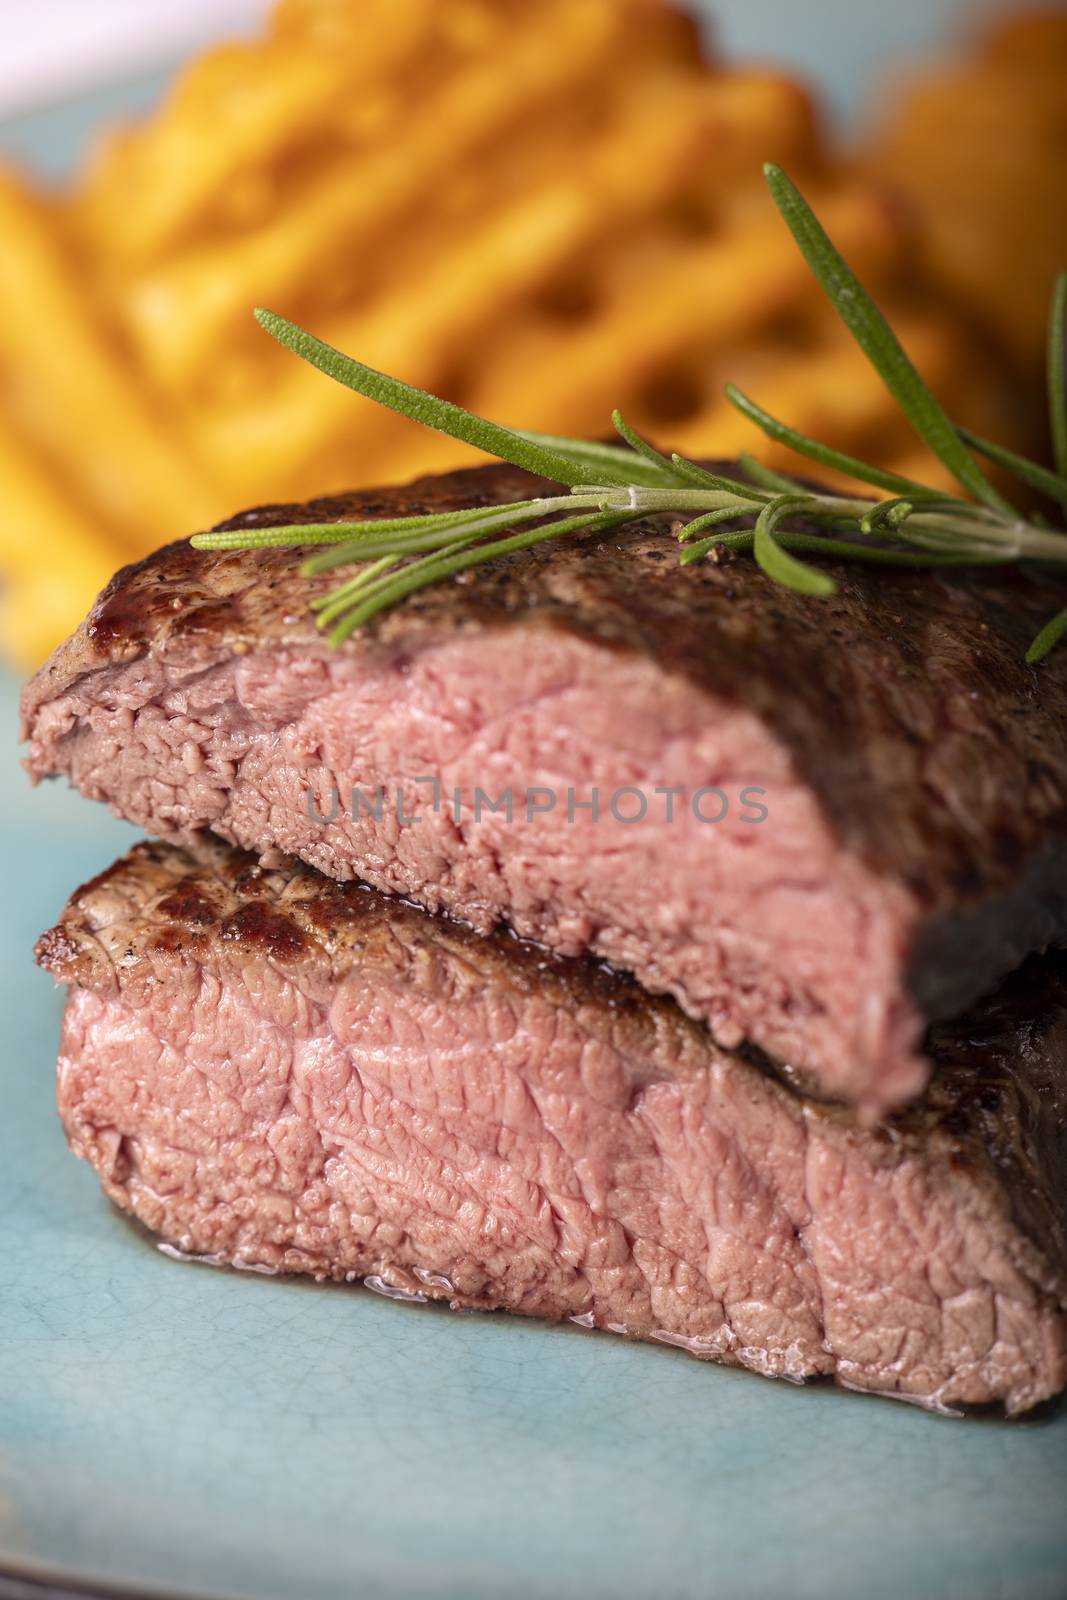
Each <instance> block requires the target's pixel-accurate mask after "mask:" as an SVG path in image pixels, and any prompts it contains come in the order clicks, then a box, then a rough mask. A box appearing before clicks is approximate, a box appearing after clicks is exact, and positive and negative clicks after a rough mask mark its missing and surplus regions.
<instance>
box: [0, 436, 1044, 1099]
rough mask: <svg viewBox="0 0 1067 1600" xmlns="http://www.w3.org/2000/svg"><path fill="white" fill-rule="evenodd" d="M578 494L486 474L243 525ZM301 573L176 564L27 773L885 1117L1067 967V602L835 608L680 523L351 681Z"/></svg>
mask: <svg viewBox="0 0 1067 1600" xmlns="http://www.w3.org/2000/svg"><path fill="white" fill-rule="evenodd" d="M547 487H548V486H547V485H544V484H542V483H540V481H539V480H536V479H531V478H529V477H528V476H526V475H525V474H523V473H519V472H515V471H513V470H512V469H510V468H489V469H484V470H481V471H469V472H461V473H456V474H453V475H451V476H449V477H444V478H432V479H424V480H422V481H421V482H419V483H416V484H415V485H413V486H412V487H410V488H408V489H406V490H397V491H388V492H385V491H383V492H382V493H380V494H377V495H356V496H347V497H341V498H336V499H330V500H324V501H313V502H311V503H310V504H309V505H305V506H282V507H268V508H267V509H265V510H260V511H255V512H249V513H246V515H245V516H244V517H243V518H238V519H236V524H235V525H246V526H269V525H271V524H272V523H274V524H276V523H280V522H288V521H293V520H296V521H299V520H317V521H321V520H329V519H338V518H344V517H363V516H373V515H378V514H383V515H385V514H398V513H401V512H415V511H427V510H438V509H443V508H447V507H453V506H456V505H460V504H483V503H490V502H494V501H507V500H513V499H516V498H521V497H525V496H528V495H530V494H531V493H534V492H538V491H540V490H543V489H546V488H547ZM297 565H298V563H297V560H296V558H295V556H294V554H293V552H291V551H288V550H260V551H255V552H251V553H248V552H239V553H224V554H217V553H206V552H198V551H195V550H193V549H192V548H191V547H190V546H189V545H188V544H187V543H179V544H173V545H170V546H168V547H166V548H165V549H163V550H160V551H159V552H158V553H157V554H155V555H153V556H151V557H149V558H148V560H146V561H144V562H142V563H140V564H139V565H138V566H134V567H128V568H126V569H124V570H123V571H122V572H120V573H119V574H118V575H117V577H116V578H115V579H114V580H113V582H112V583H111V585H110V586H109V588H108V589H107V590H105V592H104V594H103V596H102V597H101V599H100V600H99V601H98V603H97V604H96V606H95V607H94V609H93V610H92V612H91V613H90V615H89V617H88V618H87V619H86V621H85V623H84V624H83V625H82V627H81V628H80V629H79V631H78V632H77V633H76V634H75V635H74V637H73V638H72V639H71V640H70V641H69V642H68V643H67V644H66V645H64V646H63V647H62V648H61V649H60V650H59V651H58V652H57V653H56V654H55V656H54V657H53V658H52V660H51V661H50V662H49V663H48V665H47V666H46V667H44V668H43V669H42V671H41V672H40V673H39V674H38V675H37V677H36V678H35V679H34V680H33V682H32V683H31V684H30V685H29V687H28V689H27V691H26V696H25V702H24V733H25V736H26V737H27V738H28V739H29V740H30V750H29V757H28V761H27V766H28V769H29V771H30V773H31V774H32V775H33V776H34V777H35V778H39V777H44V776H46V775H49V774H56V773H65V774H67V775H68V776H69V778H70V779H71V780H72V782H73V783H74V784H75V785H76V786H77V787H78V788H79V789H80V790H81V791H82V792H83V793H84V794H86V795H88V796H90V797H92V798H95V799H100V800H105V801H107V802H108V803H109V804H110V805H111V806H112V807H113V808H114V809H115V810H116V811H117V812H119V814H121V815H122V816H125V817H128V818H129V819H131V820H132V821H134V822H135V823H138V824H140V825H141V826H143V827H144V828H145V829H146V830H147V831H148V832H151V833H156V834H162V835H164V836H169V837H173V838H177V839H179V840H181V841H183V842H190V841H191V840H192V839H193V838H194V837H195V836H196V834H197V832H198V831H200V830H204V829H211V830H213V831H214V832H216V833H218V834H221V835H222V836H224V837H225V838H227V839H229V840H230V841H232V842H234V843H236V844H238V845H241V846H242V847H244V848H248V849H253V850H257V851H268V850H270V849H278V850H281V851H284V852H286V853H289V854H294V855H297V856H300V857H301V858H302V859H304V860H306V861H308V862H310V863H311V864H312V865H313V866H316V867H318V868H319V869H320V870H321V871H323V872H325V873H327V874H329V875H330V876H331V877H335V878H338V879H348V878H354V877H356V878H362V879H364V880H365V881H368V882H371V883H373V884H374V885H375V886H376V887H378V888H380V889H384V890H388V891H391V892H394V893H398V894H401V895H404V896H406V897H408V898H410V899H413V900H415V901H417V902H418V903H420V904H422V905H425V906H426V907H428V908H429V909H430V910H434V911H444V912H447V913H448V914H450V915H451V916H453V917H456V918H459V919H462V920H464V921H466V922H468V923H469V924H470V925H471V926H473V927H474V928H476V929H477V930H478V931H480V932H483V933H484V932H487V931H488V930H489V929H491V928H492V927H494V926H495V925H496V924H497V923H499V922H500V921H502V920H503V921H507V922H508V923H510V925H511V926H512V927H513V928H514V929H515V930H516V932H518V933H519V934H520V935H521V936H523V937H525V938H530V939H535V940H538V941H540V942H542V943H544V944H546V945H548V946H549V947H550V948H552V949H554V950H555V951H557V952H559V953H561V954H564V955H578V954H581V953H583V952H585V951H590V952H592V953H594V954H595V955H597V956H601V957H603V958H604V959H606V960H608V961H610V962H611V963H612V964H613V965H615V966H617V967H622V968H626V969H629V970H631V971H633V972H634V973H635V974H636V975H637V977H638V978H639V979H640V981H641V982H642V983H643V984H644V985H645V987H646V988H648V989H650V990H652V991H655V992H660V993H669V994H671V995H673V996H674V997H675V998H676V999H677V1000H678V1001H679V1002H680V1004H681V1005H682V1007H683V1008H684V1009H685V1010H686V1011H687V1012H689V1013H690V1015H692V1016H695V1017H697V1018H702V1019H705V1020H706V1021H707V1022H708V1023H709V1024H710V1026H711V1028H712V1031H713V1032H714V1033H715V1035H716V1037H717V1039H718V1041H719V1042H720V1043H721V1044H723V1045H724V1046H726V1047H727V1048H733V1047H736V1046H737V1045H738V1044H739V1043H740V1042H741V1041H742V1040H744V1039H749V1040H752V1041H755V1043H756V1044H758V1045H759V1046H760V1047H762V1048H764V1049H766V1050H767V1051H769V1052H770V1053H771V1054H773V1055H774V1056H775V1057H776V1058H777V1059H779V1060H781V1061H783V1062H784V1063H786V1066H787V1069H788V1070H791V1071H793V1072H794V1073H795V1074H797V1075H798V1077H799V1078H800V1080H801V1081H802V1082H803V1083H805V1084H806V1085H807V1086H808V1087H812V1086H816V1087H817V1088H818V1090H819V1091H820V1092H822V1093H824V1094H827V1095H831V1096H840V1097H843V1098H846V1099H848V1100H851V1101H853V1102H855V1103H858V1104H859V1105H861V1106H862V1107H863V1108H864V1109H865V1110H866V1111H868V1112H871V1113H878V1112H880V1111H882V1110H884V1109H885V1108H886V1107H888V1106H892V1105H897V1104H900V1103H902V1102H904V1101H906V1100H907V1099H908V1098H909V1097H911V1096H912V1095H914V1094H916V1093H918V1092H919V1091H921V1089H922V1086H923V1084H924V1082H925V1080H926V1074H927V1064H926V1062H925V1061H924V1060H923V1058H922V1055H921V1038H922V1033H923V1028H924V1025H925V1023H926V1021H927V1020H928V1019H930V1018H938V1017H942V1016H950V1015H952V1014H954V1013H955V1012H956V1011H958V1010H959V1009H960V1008H961V1007H962V1006H963V1005H965V1004H967V1003H969V1002H970V1001H971V1000H972V999H974V998H975V997H976V996H977V995H978V994H980V993H983V992H986V991H987V990H988V989H989V988H990V987H991V986H992V985H994V984H995V983H996V982H997V981H998V980H999V978H1000V977H1001V976H1002V975H1003V974H1004V973H1005V972H1007V971H1010V970H1011V969H1012V968H1013V967H1015V966H1016V965H1018V963H1019V962H1020V961H1021V960H1022V959H1023V958H1024V957H1025V955H1026V954H1027V953H1028V952H1029V951H1031V950H1035V949H1042V948H1044V947H1045V946H1047V945H1048V944H1049V943H1050V942H1054V941H1056V940H1060V939H1062V938H1063V936H1064V931H1065V928H1067V843H1065V841H1067V807H1065V801H1067V673H1065V669H1064V664H1063V655H1062V653H1061V655H1060V656H1057V657H1054V658H1053V659H1052V661H1051V662H1050V663H1048V665H1047V666H1045V667H1044V668H1042V669H1041V671H1040V672H1038V671H1036V670H1035V669H1033V668H1029V667H1027V666H1026V665H1025V664H1024V662H1023V653H1024V650H1025V647H1026V644H1027V643H1028V641H1029V640H1030V639H1031V638H1032V636H1033V634H1034V633H1035V632H1036V631H1037V628H1038V627H1039V625H1040V623H1041V622H1042V620H1043V619H1044V618H1045V617H1046V616H1047V615H1048V613H1049V612H1050V611H1051V610H1054V609H1055V607H1056V605H1057V604H1062V603H1065V602H1067V591H1065V592H1064V593H1062V594H1057V592H1056V591H1053V592H1052V593H1051V594H1050V592H1049V588H1048V585H1047V583H1046V584H1044V585H1039V584H1038V583H1037V582H1035V581H1034V580H1032V579H1031V578H1029V577H1028V576H1027V575H1026V574H1025V573H1021V572H1018V571H1013V572H1010V573H1006V574H1004V573H1002V574H999V575H993V576H991V575H990V574H989V573H988V572H985V573H980V574H978V575H974V574H970V575H965V576H960V575H956V574H950V575H933V574H930V573H915V572H899V571H893V570H891V569H870V568H863V567H861V566H856V565H853V566H849V567H842V568H840V569H839V570H837V572H836V576H837V577H838V579H839V581H840V584H841V592H840V594H839V595H838V597H837V598H836V599H835V600H833V601H814V600H810V599H805V598H803V597H801V596H798V595H794V594H791V593H789V592H786V591H784V590H781V589H777V588H775V587H773V586H771V585H770V584H769V582H768V581H767V579H765V578H764V576H763V575H762V573H760V572H759V571H758V569H757V568H756V567H755V565H754V564H753V563H752V562H751V561H748V560H744V559H741V560H735V561H732V562H724V563H721V564H714V563H705V564H702V565H700V566H697V567H691V568H687V569H682V568H680V567H679V566H678V563H677V547H676V545H675V544H674V542H673V540H672V537H671V533H670V529H669V527H668V526H667V525H666V523H665V521H664V520H663V519H660V520H659V522H647V523H642V524H639V525H637V526H635V527H632V528H630V529H628V530H625V531H623V532H620V533H613V534H612V535H610V536H600V537H598V538H588V539H586V540H584V541H583V540H580V539H574V540H572V541H570V542H568V543H566V544H560V545H559V546H555V545H549V544H546V545H542V546H540V547H539V548H537V549H533V550H529V551H526V552H524V553H522V554H521V555H515V556H512V557H510V558H507V559H504V560H500V561H497V562H495V563H493V564H492V565H489V566H486V567H484V568H482V569H480V570H478V571H475V572H471V573H468V574H466V575H465V579H466V581H463V582H457V583H454V584H450V585H446V586H443V587H441V588H438V589H435V590H430V591H428V592H426V593H425V594H423V595H420V596H416V597H413V598H412V599H411V600H410V601H409V602H408V603H407V604H406V605H405V606H403V607H402V608H400V609H399V610H398V611H396V612H394V613H392V614H391V615H388V616H385V617H384V618H382V619H380V620H379V621H378V622H377V623H376V624H375V625H372V626H371V627H370V628H368V629H367V630H366V631H365V632H364V633H362V634H360V635H359V636H358V637H356V638H354V639H352V640H351V641H350V642H349V643H348V644H347V645H346V646H345V647H344V648H343V649H341V650H338V651H333V650H331V649H330V648H329V647H328V645H327V644H326V643H325V642H324V640H323V639H322V637H321V636H320V635H319V634H317V633H316V631H315V629H314V627H313V625H312V622H311V619H310V615H309V611H308V600H309V596H310V595H311V594H312V593H315V592H322V591H323V590H325V589H326V588H328V587H329V586H330V585H331V584H332V583H333V582H334V581H335V579H334V577H333V576H331V575H330V574H326V575H325V576H324V577H322V578H320V579H318V580H316V581H314V582H312V581H310V580H308V579H306V578H302V577H300V576H299V574H298V572H297ZM872 572H873V574H874V575H873V576H872ZM420 780H422V781H420ZM431 780H434V781H436V782H438V783H439V784H440V791H439V792H437V793H435V790H434V788H433V783H432V782H431ZM353 786H356V788H357V790H358V793H357V795H356V797H355V804H354V806H353V803H352V800H353V797H352V790H353ZM594 787H595V788H596V790H597V791H598V802H599V808H600V810H599V816H598V817H597V818H596V819H595V820H594V818H593V816H592V814H591V811H590V810H589V809H588V807H589V806H590V805H591V803H592V790H593V788H594ZM623 789H630V790H634V789H636V790H638V791H639V792H638V793H637V794H636V795H634V794H633V793H630V794H628V795H621V796H620V791H622V790H623ZM479 790H481V791H482V795H483V797H482V798H481V799H480V798H479V796H478V793H477V791H479ZM568 790H570V791H572V792H571V793H570V795H568ZM667 790H673V791H675V792H674V794H673V797H671V796H668V794H666V793H665V791H667ZM752 790H756V791H762V793H760V794H757V795H756V796H754V797H753V796H752V795H751V794H749V791H752ZM309 791H312V792H313V795H314V800H313V803H312V804H311V806H310V814H309V799H308V795H309ZM701 791H719V792H720V793H719V794H714V793H710V792H705V793H703V794H702V793H701ZM457 792H458V795H459V804H458V807H457V805H456V794H457ZM508 793H510V794H511V796H512V801H513V807H512V816H511V818H510V820H509V819H508V817H507V815H506V812H505V811H503V810H496V811H491V810H490V809H489V808H488V807H489V804H490V803H497V804H502V803H503V800H504V799H505V798H506V795H507V794H508ZM338 794H339V796H340V805H339V808H338V814H337V815H336V817H335V818H334V819H333V820H332V821H329V822H327V821H324V820H323V819H324V818H325V817H329V816H330V814H331V812H332V810H334V809H335V800H336V798H337V795H338ZM548 795H551V796H552V797H554V802H555V803H554V804H553V805H552V807H551V809H549V799H548V798H546V796H548ZM398 799H399V804H398ZM724 799H725V802H726V815H725V817H723V818H722V820H720V821H716V820H715V819H716V817H719V816H721V815H722V811H723V800H724ZM435 800H437V801H438V802H439V803H438V804H437V808H436V810H435V809H434V802H435ZM613 800H616V801H617V803H616V807H615V814H613V813H612V809H611V803H612V801H613ZM642 801H643V802H644V805H645V808H646V814H645V817H644V820H643V821H638V822H633V821H629V822H627V821H621V820H619V817H620V816H626V817H631V818H632V817H635V816H638V815H640V810H641V804H642ZM760 806H762V807H764V808H765V811H766V815H765V817H764V819H763V820H759V816H760V813H759V810H758V807H760ZM353 812H354V815H353ZM698 813H699V815H698ZM412 816H416V817H417V819H418V820H417V821H416V822H410V821H408V820H406V819H409V818H411V817H412Z"/></svg>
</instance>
